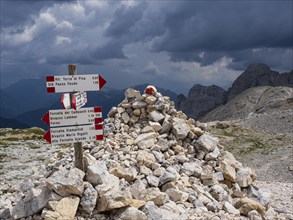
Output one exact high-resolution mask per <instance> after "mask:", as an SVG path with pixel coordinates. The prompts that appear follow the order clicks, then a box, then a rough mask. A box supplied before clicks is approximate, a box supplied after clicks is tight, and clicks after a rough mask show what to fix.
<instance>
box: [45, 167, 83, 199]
mask: <svg viewBox="0 0 293 220" xmlns="http://www.w3.org/2000/svg"><path fill="white" fill-rule="evenodd" d="M84 176H85V173H84V172H83V171H81V170H80V169H77V168H72V169H70V170H59V171H57V172H55V173H54V174H53V175H52V176H51V177H49V178H48V179H47V180H46V183H47V186H48V188H49V189H51V190H53V191H54V192H56V193H57V194H59V195H60V196H63V197H65V196H69V195H78V196H81V195H82V193H83V190H84V183H83V178H84Z"/></svg>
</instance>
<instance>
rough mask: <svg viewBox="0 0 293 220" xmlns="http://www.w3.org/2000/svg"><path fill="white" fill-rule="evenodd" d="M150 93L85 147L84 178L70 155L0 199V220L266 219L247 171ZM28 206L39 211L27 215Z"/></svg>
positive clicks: (113, 116) (131, 102)
mask: <svg viewBox="0 0 293 220" xmlns="http://www.w3.org/2000/svg"><path fill="white" fill-rule="evenodd" d="M146 92H147V94H143V95H141V94H140V93H139V92H138V91H135V90H133V89H128V90H127V91H126V93H125V99H124V100H123V101H122V102H121V103H120V104H119V106H118V107H113V108H112V109H111V111H110V112H109V114H108V118H107V119H106V120H105V123H104V133H105V134H104V135H105V139H104V140H103V141H101V142H96V143H85V144H84V148H85V149H87V150H86V151H85V154H84V159H85V168H86V170H85V172H82V171H80V170H78V169H76V168H74V167H73V162H72V155H67V154H64V155H62V156H61V158H59V159H55V160H54V159H50V160H49V161H48V163H47V165H46V169H45V171H44V172H45V173H40V175H39V176H37V178H36V179H35V180H33V183H30V184H29V181H28V182H27V183H25V184H24V186H26V187H22V188H24V189H25V190H22V191H21V190H20V191H17V192H16V193H15V194H13V195H7V196H5V197H3V199H2V198H1V200H0V205H1V204H8V205H4V206H0V218H4V217H3V216H5V219H9V218H11V216H13V218H14V219H20V218H23V217H28V216H34V218H35V219H37V218H38V219H40V218H44V219H73V218H74V216H75V217H78V219H154V220H155V219H172V220H177V219H255V218H254V217H255V216H257V217H260V218H262V217H264V216H266V215H268V214H269V213H267V212H266V210H267V208H268V207H269V204H268V203H267V202H268V197H267V196H266V197H265V199H264V193H263V192H262V191H260V190H259V189H257V188H255V187H254V185H253V182H254V181H255V179H256V175H255V173H254V171H253V170H251V169H249V168H247V167H243V165H242V164H241V163H240V162H238V161H237V160H236V159H235V158H234V157H233V155H232V154H230V153H229V152H226V151H225V150H224V149H223V147H222V146H221V145H220V144H219V140H218V139H217V138H215V137H213V136H211V135H210V134H209V133H207V132H204V131H203V130H201V129H200V128H199V127H198V126H197V124H196V122H195V120H193V119H188V118H187V116H186V115H185V114H184V113H182V112H180V111H177V110H176V109H175V106H174V103H173V102H171V101H170V99H169V97H165V96H162V95H161V94H160V93H159V92H156V90H155V89H150V88H148V90H146ZM154 112H155V113H154ZM126 114H127V116H128V117H126ZM150 115H151V116H150ZM125 118H127V120H125ZM41 186H42V187H43V188H42V190H38V189H39V188H40V187H41ZM30 192H36V193H34V194H32V193H30ZM266 193H267V191H266ZM266 195H269V194H268V193H267V194H266ZM24 200H25V201H28V203H27V204H24V202H23V201H24ZM6 201H10V203H9V202H6ZM31 201H32V202H33V201H37V203H38V204H30V202H31ZM264 201H265V203H266V206H264V205H263V203H264ZM11 204H13V206H12V205H11ZM15 204H16V205H15ZM27 207H35V208H34V209H32V210H30V212H27V211H26V210H27V209H28V208H27ZM65 210H66V212H65ZM271 212H272V211H271V210H270V213H271ZM250 216H252V217H250Z"/></svg>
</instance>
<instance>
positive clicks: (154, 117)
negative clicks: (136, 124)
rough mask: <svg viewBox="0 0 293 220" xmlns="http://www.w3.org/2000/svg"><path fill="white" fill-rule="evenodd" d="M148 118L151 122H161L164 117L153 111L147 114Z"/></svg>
mask: <svg viewBox="0 0 293 220" xmlns="http://www.w3.org/2000/svg"><path fill="white" fill-rule="evenodd" d="M148 118H149V120H151V121H153V122H161V121H163V120H164V118H165V116H164V115H163V114H162V113H160V112H159V111H158V110H154V111H152V112H151V113H149V115H148Z"/></svg>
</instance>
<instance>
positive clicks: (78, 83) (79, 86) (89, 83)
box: [46, 74, 106, 93]
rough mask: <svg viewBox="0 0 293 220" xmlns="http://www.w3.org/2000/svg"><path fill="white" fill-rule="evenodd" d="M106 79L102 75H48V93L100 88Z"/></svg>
mask: <svg viewBox="0 0 293 220" xmlns="http://www.w3.org/2000/svg"><path fill="white" fill-rule="evenodd" d="M105 83H106V81H105V80H104V79H103V77H102V76H101V75H98V74H90V75H64V76H47V77H46V85H47V92H48V93H58V92H78V91H97V90H100V89H101V88H102V87H103V86H104V85H105Z"/></svg>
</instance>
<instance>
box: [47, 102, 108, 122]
mask: <svg viewBox="0 0 293 220" xmlns="http://www.w3.org/2000/svg"><path fill="white" fill-rule="evenodd" d="M42 120H43V121H44V122H45V123H46V124H48V125H49V126H50V127H60V126H72V125H85V124H99V123H102V122H103V119H102V107H100V106H97V107H90V108H82V109H78V110H74V109H58V110H49V111H48V112H47V113H46V114H45V115H44V116H43V117H42Z"/></svg>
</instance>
